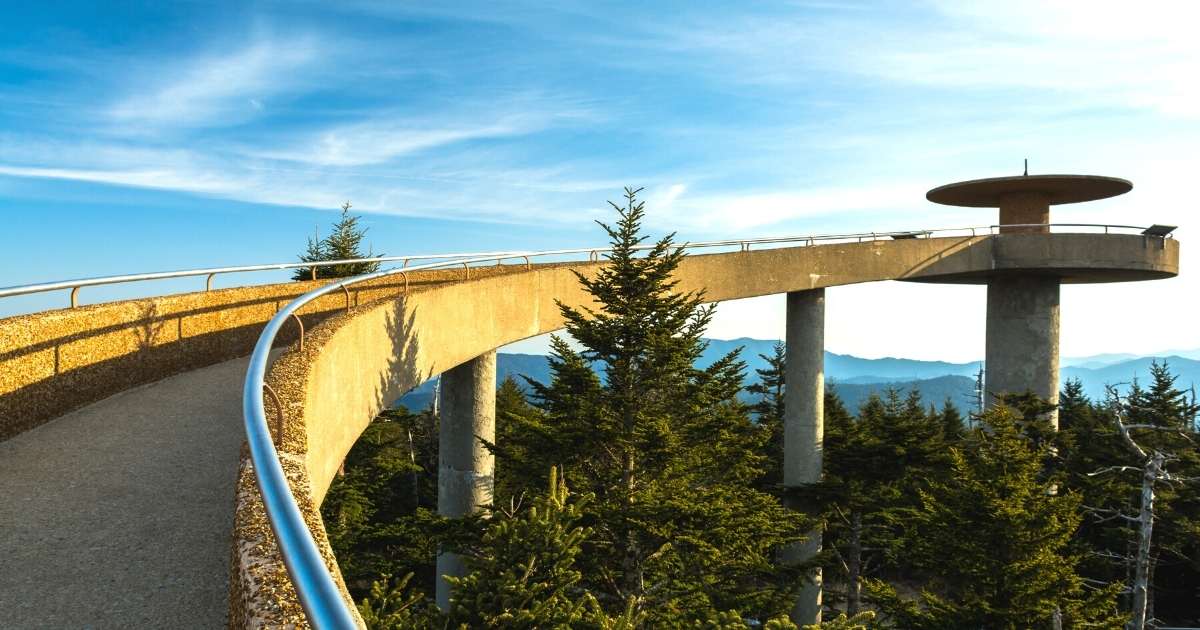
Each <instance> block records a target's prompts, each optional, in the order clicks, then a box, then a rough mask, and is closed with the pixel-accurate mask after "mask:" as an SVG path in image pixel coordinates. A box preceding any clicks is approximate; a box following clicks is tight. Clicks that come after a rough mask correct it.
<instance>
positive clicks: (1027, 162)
mask: <svg viewBox="0 0 1200 630" xmlns="http://www.w3.org/2000/svg"><path fill="white" fill-rule="evenodd" d="M1025 176H1026V177H1028V176H1029V158H1025Z"/></svg>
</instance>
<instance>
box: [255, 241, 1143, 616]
mask: <svg viewBox="0 0 1200 630" xmlns="http://www.w3.org/2000/svg"><path fill="white" fill-rule="evenodd" d="M1054 225H1059V226H1063V227H1102V228H1104V229H1105V232H1106V233H1107V232H1108V230H1109V229H1110V228H1117V229H1138V230H1140V229H1143V228H1140V227H1137V226H1114V225H1103V224H1029V225H1020V226H1016V227H1047V228H1049V227H1052V226H1054ZM1000 227H1001V226H999V225H991V226H987V227H986V228H948V229H939V230H918V231H904V232H870V233H864V234H842V235H820V236H804V237H777V238H760V239H740V240H724V241H708V242H700V243H684V244H683V245H682V246H681V247H683V248H686V249H693V248H701V247H718V246H732V245H738V246H740V248H741V250H740V251H742V252H745V251H749V248H750V246H751V245H753V244H767V243H786V242H801V243H804V244H805V245H812V244H813V243H814V242H816V241H830V240H847V239H858V240H859V241H861V240H862V239H864V238H866V237H868V236H869V237H870V238H871V239H872V240H877V239H879V238H890V237H894V236H901V237H904V238H913V237H914V235H920V236H924V237H925V238H929V237H930V236H931V235H932V234H934V233H945V232H964V233H970V235H971V236H972V237H974V236H977V235H978V234H977V231H978V230H985V229H986V230H987V233H988V234H992V233H993V232H994V230H996V229H998V228H1000ZM1003 227H1014V226H1010V225H1005V226H1003ZM652 247H654V246H653V245H639V246H637V247H636V248H635V249H637V250H646V249H650V248H652ZM608 251H611V248H610V247H598V248H574V249H559V250H547V251H538V252H503V253H498V254H497V253H493V254H490V255H486V256H482V257H480V256H474V257H468V256H471V255H465V256H460V257H459V258H457V259H453V260H447V261H443V262H434V263H427V264H424V265H417V266H414V267H407V268H400V269H387V270H383V271H377V272H374V273H369V274H364V275H361V276H354V277H351V278H346V279H344V280H339V281H335V282H331V283H329V284H327V285H324V286H322V287H318V288H316V289H313V290H312V291H309V292H307V293H305V294H304V295H301V296H300V297H298V298H296V299H295V300H292V301H291V302H289V303H288V304H287V306H284V307H283V308H282V309H280V310H279V312H278V313H276V314H275V316H274V317H272V318H271V320H270V321H269V322H267V325H266V326H265V327H264V329H263V332H262V334H261V335H260V336H259V338H258V342H257V343H256V344H255V346H254V353H253V354H252V355H251V356H250V364H249V368H248V370H247V372H246V381H245V385H244V388H243V391H242V413H243V422H244V424H245V429H246V440H247V442H248V443H249V449H250V457H251V460H252V462H253V465H254V471H255V476H256V477H257V480H258V488H259V492H260V493H261V495H262V498H263V505H264V506H265V507H266V514H267V519H268V520H269V521H270V523H271V529H272V530H273V531H274V532H275V538H276V540H277V541H278V543H279V550H280V553H281V555H282V556H283V561H284V565H285V566H286V567H287V571H288V575H289V576H290V577H291V580H292V584H293V585H294V586H295V588H296V593H297V595H298V596H299V598H300V604H301V606H302V607H303V608H304V612H305V615H306V616H307V617H308V620H309V622H310V623H311V624H312V625H313V626H314V627H316V628H318V629H323V628H347V629H349V628H355V627H356V626H355V623H354V618H353V615H352V613H351V611H350V608H349V607H348V606H347V605H346V603H345V601H344V600H343V599H342V594H341V592H340V591H339V590H338V587H337V583H336V582H335V580H334V579H333V575H332V574H331V573H330V571H329V568H328V567H327V566H326V565H325V561H324V559H323V558H322V557H321V553H320V550H319V549H318V547H317V543H316V541H315V540H313V537H312V533H311V532H310V531H309V529H308V525H307V524H306V523H305V521H304V516H303V515H302V514H301V512H300V508H299V506H298V505H297V503H296V500H295V497H293V496H292V493H291V490H290V488H289V486H288V483H287V477H286V475H285V474H284V471H283V466H282V464H281V463H280V461H279V455H278V451H276V449H275V444H274V441H273V440H272V438H271V431H270V428H269V426H268V424H267V419H266V412H265V407H264V404H263V396H264V394H265V393H268V388H267V387H266V383H265V378H266V372H267V361H268V357H269V355H270V351H271V347H272V346H273V345H274V344H275V336H276V335H277V334H278V333H279V331H280V329H282V327H283V326H284V325H285V324H286V323H287V321H288V320H289V319H292V318H295V317H296V314H297V311H299V310H300V309H301V308H303V307H304V306H305V305H307V304H308V303H310V302H312V301H313V300H315V299H317V298H319V297H321V296H324V295H328V294H330V293H333V292H335V291H338V290H341V291H343V292H345V293H346V294H347V295H349V286H350V285H353V284H357V283H360V282H365V281H369V280H374V279H377V278H383V277H386V276H392V275H397V274H399V275H401V276H403V277H404V279H405V293H407V291H408V276H407V274H408V273H409V272H410V271H421V270H426V269H436V268H443V267H451V266H453V267H457V266H458V265H462V266H463V268H464V269H466V270H468V274H469V270H470V266H471V265H472V264H480V263H485V262H493V261H494V262H496V263H497V264H499V263H501V262H502V261H504V260H509V259H516V258H520V259H523V260H524V261H525V264H526V267H527V268H528V267H529V266H531V263H530V258H534V257H544V256H556V255H565V254H582V253H587V254H588V260H589V261H598V260H599V255H600V254H601V253H603V252H608ZM346 309H347V310H349V309H350V302H349V301H348V300H347V302H346ZM303 339H304V331H303V325H302V326H301V332H300V343H301V345H302V344H303V343H304V341H303ZM276 408H277V410H278V413H279V415H280V417H279V418H278V423H277V425H276V426H277V427H279V428H278V430H277V432H278V433H282V429H283V426H284V422H283V420H284V418H283V414H284V409H283V407H282V405H278V404H276ZM280 437H281V436H280Z"/></svg>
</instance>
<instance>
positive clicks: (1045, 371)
mask: <svg viewBox="0 0 1200 630" xmlns="http://www.w3.org/2000/svg"><path fill="white" fill-rule="evenodd" d="M1058 285H1059V280H1058V278H1056V277H1053V276H1034V275H1022V276H1015V277H1007V276H996V277H993V278H992V279H991V280H990V281H989V282H988V293H987V353H986V355H987V356H986V357H985V359H984V361H985V363H984V366H985V370H986V372H985V379H986V383H985V386H984V389H986V390H987V392H988V394H989V398H988V406H991V404H992V403H993V402H994V400H993V399H992V398H991V396H990V394H999V393H1003V392H1008V393H1022V392H1025V391H1026V390H1028V391H1032V392H1033V393H1035V394H1037V395H1038V396H1040V397H1042V398H1044V399H1046V400H1047V401H1049V402H1051V403H1054V404H1058V319H1059V309H1058ZM1050 421H1051V423H1053V425H1054V427H1055V428H1058V412H1057V411H1055V412H1053V413H1052V414H1051V417H1050Z"/></svg>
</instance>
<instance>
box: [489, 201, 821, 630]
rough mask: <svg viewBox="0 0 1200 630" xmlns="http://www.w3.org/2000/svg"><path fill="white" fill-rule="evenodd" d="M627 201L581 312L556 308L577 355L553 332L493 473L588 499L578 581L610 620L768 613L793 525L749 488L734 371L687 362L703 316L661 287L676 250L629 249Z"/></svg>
mask: <svg viewBox="0 0 1200 630" xmlns="http://www.w3.org/2000/svg"><path fill="white" fill-rule="evenodd" d="M636 192H637V191H633V190H627V191H626V204H625V205H624V206H616V205H615V204H614V206H613V207H614V208H615V209H616V210H617V213H618V214H619V215H620V219H619V221H618V222H617V224H616V226H615V227H609V226H604V228H605V230H606V231H607V232H608V234H609V236H610V239H611V242H612V245H613V251H612V253H611V254H609V256H608V258H609V261H608V264H607V265H605V266H603V267H602V268H601V269H600V270H599V271H598V272H597V273H596V275H595V276H593V277H585V276H582V275H580V276H579V281H580V283H581V284H582V285H583V286H584V288H585V289H586V290H587V291H588V292H589V293H590V294H591V295H592V296H593V297H594V299H595V301H596V303H597V306H596V307H595V308H594V309H587V308H585V309H574V308H569V307H566V306H563V305H560V309H561V312H562V314H563V317H564V319H565V321H566V324H567V330H568V332H569V333H570V334H571V336H572V337H574V338H575V339H576V340H578V341H579V342H580V343H581V344H582V345H583V347H584V350H583V351H582V352H575V351H574V350H572V349H571V348H570V347H569V346H568V345H567V344H566V343H564V342H563V341H562V340H561V339H555V341H554V343H553V350H554V356H553V357H552V358H551V368H552V373H553V380H552V382H551V383H549V384H540V383H530V385H531V387H532V389H533V394H534V399H535V403H536V404H537V406H538V408H539V412H538V413H532V414H526V413H522V414H514V415H513V417H512V420H513V422H512V423H511V425H512V426H511V427H510V432H509V433H507V434H506V435H503V436H502V437H501V439H500V443H499V444H497V445H496V446H495V449H496V452H497V457H498V462H497V467H498V468H499V469H501V470H505V469H507V470H508V471H510V472H509V473H506V474H511V475H512V477H511V478H510V481H509V482H507V483H508V484H509V486H510V487H513V488H516V487H522V486H523V487H529V486H530V485H532V484H533V483H535V478H534V477H532V475H533V474H534V472H535V471H544V470H545V468H546V467H548V466H551V465H558V466H561V468H562V470H563V474H564V477H565V478H566V479H568V480H570V481H571V483H572V485H573V486H575V487H576V488H579V489H581V491H582V492H584V493H586V494H589V495H592V496H593V497H594V499H593V500H592V501H590V502H588V503H587V505H585V506H584V507H583V508H582V510H583V513H582V517H581V518H583V520H584V521H585V522H586V523H588V525H589V527H591V528H592V534H591V536H589V537H588V538H587V539H586V540H584V541H583V543H582V544H583V548H584V553H583V554H582V555H581V556H580V557H579V559H578V563H579V565H580V569H581V573H582V578H581V580H580V585H581V586H582V587H583V588H584V589H585V590H587V591H588V592H590V593H593V594H594V595H595V597H596V599H597V601H598V602H599V603H600V604H601V606H603V608H604V609H605V610H607V611H609V612H610V613H612V612H615V611H620V610H626V609H627V608H628V607H630V606H633V607H634V608H635V609H636V610H640V611H644V613H645V614H646V615H647V622H646V623H647V624H648V625H650V626H652V627H680V626H691V625H695V624H705V623H720V620H721V619H722V618H723V617H722V616H729V615H733V616H734V617H736V618H737V619H739V620H740V619H741V618H742V616H741V615H739V614H738V613H743V614H744V615H745V616H747V617H754V618H760V619H766V618H769V617H772V616H776V615H778V614H780V613H782V612H783V611H785V610H786V609H788V608H789V607H790V605H789V603H790V601H791V598H792V594H793V592H794V590H795V589H796V588H797V586H798V584H799V578H798V573H797V571H796V570H795V568H794V567H779V566H778V565H777V564H776V563H775V562H774V554H775V553H776V551H777V550H778V549H779V548H780V547H781V546H783V545H784V544H787V543H790V542H792V541H795V540H798V539H799V538H800V536H801V532H803V531H804V527H805V526H806V523H804V522H803V519H801V518H798V517H797V515H796V514H795V513H793V512H790V511H789V510H787V509H785V508H784V507H783V506H782V504H781V502H780V501H779V499H777V498H776V497H773V496H771V495H769V494H767V493H765V492H762V491H760V490H757V489H756V488H755V486H756V485H757V484H758V483H759V481H760V479H761V477H762V476H763V474H764V467H765V466H766V465H767V459H766V457H764V455H763V452H764V450H765V442H766V439H765V437H766V436H765V435H764V432H763V431H760V430H759V429H758V428H757V427H756V426H755V424H754V423H753V422H752V421H751V419H750V416H749V413H748V410H747V409H746V408H745V406H744V405H742V404H741V403H740V402H738V400H737V394H738V392H739V391H740V389H741V383H742V378H743V370H744V364H743V363H742V362H741V361H740V360H738V357H737V354H736V353H732V354H730V355H727V356H725V357H723V358H721V359H720V360H718V361H716V362H715V363H713V364H712V365H711V366H710V367H708V368H707V369H697V368H695V367H694V364H695V362H696V360H697V359H698V358H699V356H700V354H701V352H702V350H703V348H704V343H703V341H702V339H701V335H702V334H703V332H704V329H705V327H706V326H707V324H708V322H709V320H710V318H711V317H712V313H713V310H712V307H708V306H704V297H703V295H702V294H699V293H690V292H682V291H679V290H678V289H677V287H676V283H675V281H674V280H672V278H671V276H672V273H673V272H674V271H675V269H676V268H677V267H678V265H679V263H680V261H681V260H682V257H683V253H682V251H681V250H679V249H678V248H676V247H674V246H673V245H672V241H671V237H667V238H664V239H662V240H660V241H658V242H657V243H655V244H654V245H653V246H651V247H650V248H648V249H646V250H641V251H639V250H637V249H635V248H637V247H639V246H640V245H641V243H642V242H643V240H644V237H643V236H642V235H641V233H640V224H641V220H642V217H643V212H644V210H643V206H642V204H641V203H639V202H637V200H636ZM593 363H598V364H599V365H600V366H601V367H602V369H603V373H604V378H603V379H600V378H599V377H597V375H596V374H595V373H594V372H593V370H592V364H593ZM537 474H538V475H539V477H540V475H541V474H542V473H540V472H538V473H537ZM734 611H737V612H734ZM734 617H729V618H734ZM739 623H742V622H740V621H739Z"/></svg>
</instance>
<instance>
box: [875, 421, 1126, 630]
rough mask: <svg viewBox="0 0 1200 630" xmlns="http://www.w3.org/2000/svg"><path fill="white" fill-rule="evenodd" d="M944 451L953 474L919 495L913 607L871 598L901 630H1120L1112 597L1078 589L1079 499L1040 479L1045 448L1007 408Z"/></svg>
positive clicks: (878, 592) (880, 594)
mask: <svg viewBox="0 0 1200 630" xmlns="http://www.w3.org/2000/svg"><path fill="white" fill-rule="evenodd" d="M982 421H983V422H984V423H985V425H986V426H985V428H980V429H976V430H974V431H972V432H971V434H970V435H969V436H968V438H967V440H966V441H965V443H964V444H963V445H962V446H961V447H958V448H954V449H952V450H951V451H950V464H951V466H950V472H949V475H948V476H946V477H945V478H941V479H931V480H929V486H928V488H927V489H924V490H921V491H920V504H921V507H920V510H919V511H918V512H916V513H915V514H914V515H913V517H914V518H913V520H914V525H915V527H914V528H913V535H912V536H911V538H910V540H909V544H908V550H907V553H908V554H909V555H908V557H909V561H910V562H911V563H912V564H913V566H915V567H917V568H919V569H921V571H922V573H923V575H924V576H925V580H924V585H923V589H922V591H921V595H920V599H919V601H912V600H908V599H905V598H903V597H901V596H899V595H898V594H897V592H896V589H895V588H894V587H892V586H890V585H888V584H885V583H883V582H881V581H878V580H872V581H869V582H868V591H869V592H870V594H871V597H872V599H873V600H874V601H875V602H876V603H877V604H878V605H879V607H880V608H881V609H882V610H883V611H884V612H885V614H886V615H887V617H888V618H889V619H890V620H891V622H892V623H893V624H895V625H896V626H897V627H900V628H912V629H917V630H920V629H923V628H929V629H933V628H938V629H942V628H964V629H966V628H998V629H1013V630H1016V629H1020V628H1049V627H1050V624H1051V622H1052V618H1053V616H1054V615H1055V614H1056V611H1058V614H1061V616H1062V619H1063V624H1064V627H1067V628H1079V627H1104V628H1119V627H1120V626H1121V624H1122V619H1121V617H1120V616H1119V615H1118V614H1117V612H1116V603H1115V596H1116V592H1117V588H1116V587H1115V586H1110V587H1107V588H1103V589H1099V590H1090V589H1087V588H1085V587H1084V584H1083V580H1082V579H1081V578H1080V576H1079V575H1078V574H1077V573H1076V565H1077V563H1078V558H1077V557H1075V556H1074V555H1072V554H1071V553H1070V552H1069V549H1068V543H1069V541H1070V539H1071V536H1072V535H1073V534H1074V533H1075V530H1076V529H1077V528H1078V526H1079V523H1080V520H1081V515H1080V499H1081V497H1080V496H1079V495H1078V494H1076V493H1071V492H1061V491H1057V490H1056V483H1057V481H1058V479H1057V478H1056V477H1054V476H1050V475H1047V474H1046V469H1045V466H1044V462H1045V460H1046V459H1047V457H1048V456H1049V451H1050V446H1049V445H1048V444H1045V443H1039V442H1038V441H1037V440H1035V439H1033V438H1031V437H1029V436H1028V435H1027V434H1026V433H1025V429H1026V428H1028V426H1029V425H1028V424H1027V423H1026V418H1025V417H1023V416H1022V415H1020V414H1018V413H1017V411H1015V410H1013V409H1012V408H1009V407H1007V406H1003V405H1001V406H997V407H995V408H993V409H991V410H989V411H988V412H986V413H985V414H984V416H983V417H982Z"/></svg>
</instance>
